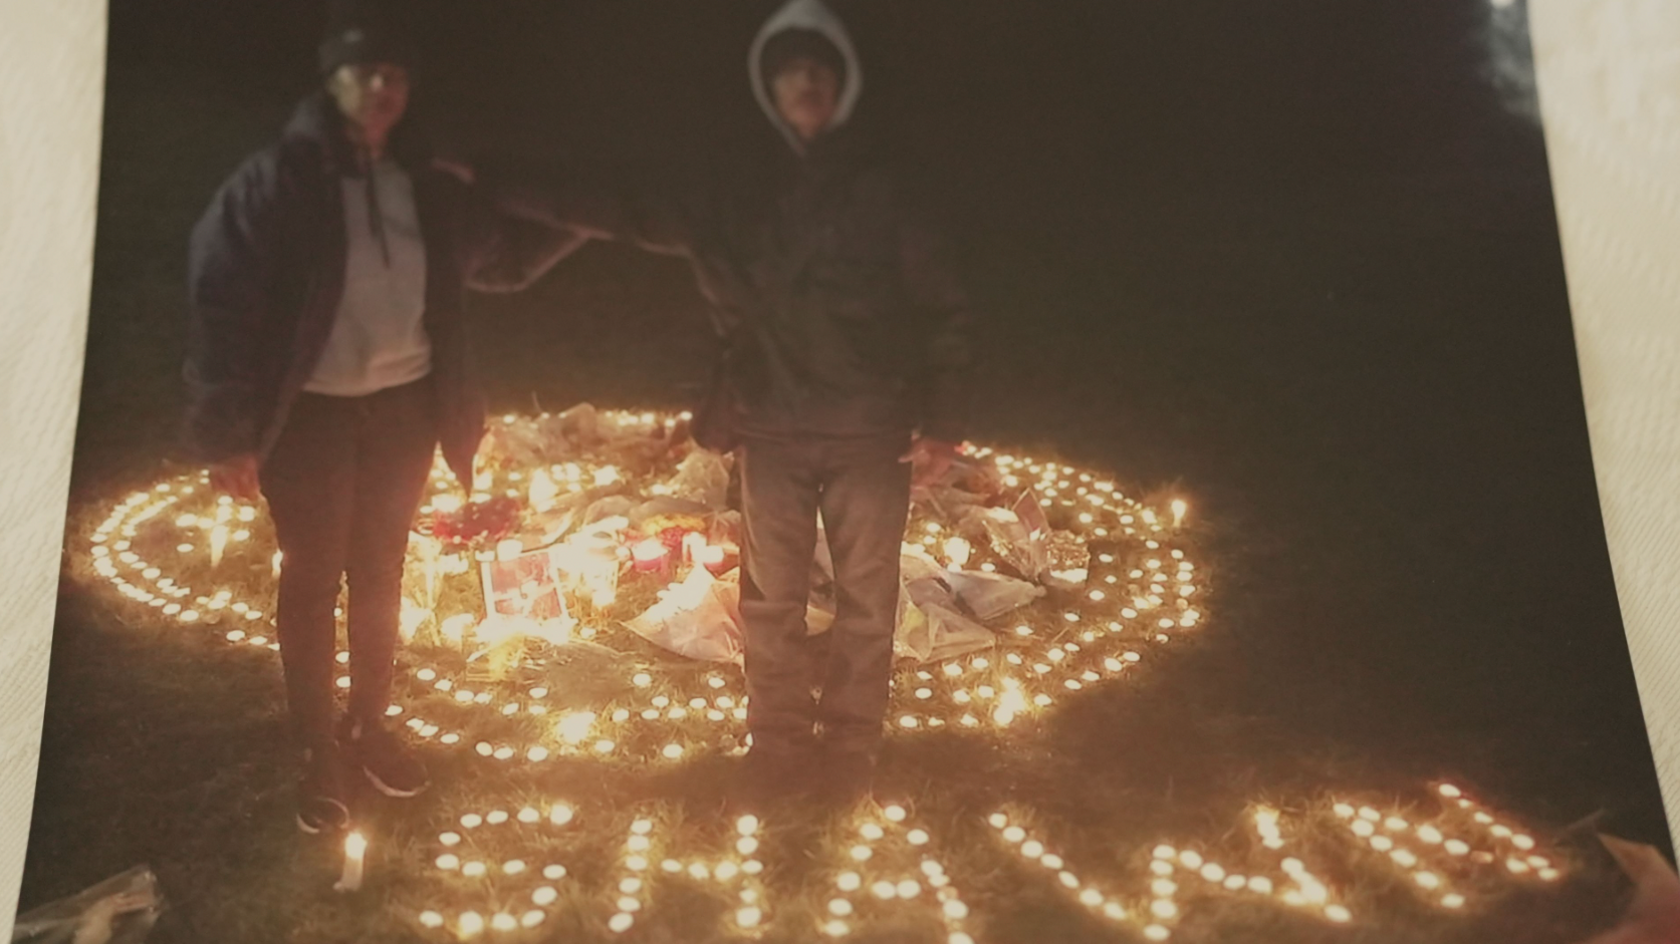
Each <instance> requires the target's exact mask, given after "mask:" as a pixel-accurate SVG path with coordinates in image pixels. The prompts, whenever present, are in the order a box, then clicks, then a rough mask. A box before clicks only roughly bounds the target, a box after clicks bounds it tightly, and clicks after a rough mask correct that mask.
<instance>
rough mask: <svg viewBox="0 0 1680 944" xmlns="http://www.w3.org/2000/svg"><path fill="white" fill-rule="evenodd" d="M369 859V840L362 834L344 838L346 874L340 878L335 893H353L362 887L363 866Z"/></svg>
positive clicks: (334, 887)
mask: <svg viewBox="0 0 1680 944" xmlns="http://www.w3.org/2000/svg"><path fill="white" fill-rule="evenodd" d="M366 858H367V838H366V837H364V836H363V835H362V834H361V833H360V832H352V833H351V834H350V835H348V836H345V837H344V874H343V875H342V876H340V877H339V880H338V884H337V885H334V886H333V889H334V890H335V891H340V892H353V891H356V890H357V889H359V888H361V887H362V865H363V863H364V861H365V860H366Z"/></svg>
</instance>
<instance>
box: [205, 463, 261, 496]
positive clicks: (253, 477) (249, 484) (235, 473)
mask: <svg viewBox="0 0 1680 944" xmlns="http://www.w3.org/2000/svg"><path fill="white" fill-rule="evenodd" d="M210 487H211V488H213V489H215V490H216V491H218V492H220V493H221V494H223V495H230V496H232V497H234V498H236V499H239V500H240V501H248V502H254V501H256V500H257V497H258V496H259V495H260V494H261V493H262V488H261V486H260V485H259V484H258V482H257V457H256V454H255V453H244V454H241V455H237V456H234V457H233V458H231V459H227V460H224V461H222V462H218V463H216V464H215V465H213V466H211V467H210Z"/></svg>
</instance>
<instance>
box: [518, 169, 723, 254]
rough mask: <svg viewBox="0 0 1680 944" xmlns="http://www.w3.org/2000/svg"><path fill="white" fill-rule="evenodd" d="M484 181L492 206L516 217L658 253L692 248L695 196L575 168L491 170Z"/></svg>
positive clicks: (679, 252)
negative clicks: (531, 171) (545, 171)
mask: <svg viewBox="0 0 1680 944" xmlns="http://www.w3.org/2000/svg"><path fill="white" fill-rule="evenodd" d="M485 185H486V187H487V188H488V190H489V193H490V196H491V199H492V200H493V202H494V204H495V206H496V209H497V210H498V211H500V212H501V213H504V214H506V215H508V216H511V217H514V218H516V219H522V220H528V221H531V222H535V223H541V224H544V225H546V226H549V227H552V228H555V229H565V230H569V231H571V232H573V233H576V234H578V235H579V236H580V237H581V238H583V239H600V240H609V241H614V242H625V243H630V244H633V245H635V246H638V247H640V248H642V249H645V250H647V251H648V252H655V253H660V254H663V255H677V256H681V255H688V254H689V253H690V252H692V250H693V246H694V242H695V230H696V226H695V220H696V219H697V217H698V215H699V214H698V213H697V210H698V205H697V202H696V200H694V199H691V198H685V197H682V196H678V195H676V194H675V193H669V192H666V191H665V190H664V189H662V188H660V187H657V186H654V185H650V184H632V183H628V182H626V181H625V180H623V179H622V176H621V175H616V174H611V173H607V172H605V171H603V170H600V169H591V168H585V167H580V166H573V167H568V168H565V169H564V170H561V171H558V172H551V173H546V174H541V175H537V174H530V173H517V172H513V171H510V170H507V169H495V170H492V171H491V172H490V173H488V174H487V175H486V179H485Z"/></svg>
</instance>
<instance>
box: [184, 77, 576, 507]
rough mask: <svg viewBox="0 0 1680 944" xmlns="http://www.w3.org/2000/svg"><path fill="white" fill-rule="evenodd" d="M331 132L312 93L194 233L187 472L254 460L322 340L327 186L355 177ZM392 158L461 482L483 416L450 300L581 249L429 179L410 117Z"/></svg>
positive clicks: (338, 205) (329, 206) (329, 241)
mask: <svg viewBox="0 0 1680 944" xmlns="http://www.w3.org/2000/svg"><path fill="white" fill-rule="evenodd" d="M343 125H344V119H343V117H342V116H341V115H340V114H339V112H338V109H337V107H336V105H335V104H334V103H333V101H332V99H331V98H330V97H329V96H328V95H327V94H326V93H325V92H319V93H316V94H314V95H311V96H310V97H308V98H306V99H304V100H303V101H302V102H301V103H300V104H299V105H298V107H297V110H296V111H295V113H294V114H293V116H292V119H291V121H290V122H289V123H288V124H287V125H286V128H285V131H284V133H283V134H282V136H281V138H280V140H279V141H278V142H277V143H275V144H273V145H271V146H269V147H267V148H264V149H263V150H261V151H258V152H257V153H256V154H254V155H252V156H251V157H249V158H247V159H246V161H245V162H244V163H243V164H242V165H240V167H239V169H238V170H236V171H235V172H234V173H233V175H232V176H231V177H230V178H228V180H227V181H226V182H225V183H224V184H223V185H222V186H221V188H220V189H219V190H218V191H217V192H216V195H215V197H214V198H213V199H212V200H211V201H210V206H209V207H208V209H206V210H205V212H204V215H203V217H201V218H200V219H199V221H198V224H197V226H195V227H194V228H193V232H192V237H191V243H190V263H189V277H188V295H189V308H188V311H189V317H190V330H189V348H188V356H187V361H186V367H185V378H186V381H187V387H188V404H187V415H186V419H185V429H184V435H185V439H186V445H187V448H188V450H189V451H190V452H191V453H192V455H193V456H194V457H195V458H196V459H198V460H199V461H203V462H217V461H221V460H223V459H227V458H230V457H232V456H235V455H239V454H242V453H254V454H256V455H257V456H258V457H259V458H263V457H266V456H267V454H268V451H269V450H270V449H271V448H272V447H273V444H274V441H275V439H276V437H277V436H278V435H279V432H280V428H281V427H282V426H283V425H284V423H285V420H286V416H287V413H288V411H289V409H290V407H291V404H292V402H293V401H294V400H295V398H296V397H297V394H298V393H299V391H300V390H302V388H303V385H304V384H305V383H306V382H307V381H308V379H309V377H310V376H311V375H312V374H313V373H314V370H315V365H316V362H317V361H318V360H319V358H320V356H321V352H322V350H323V349H324V347H325V345H326V342H327V338H328V336H329V335H330V334H331V332H332V327H333V321H334V318H335V316H336V313H337V311H338V303H339V297H340V295H341V294H342V292H343V285H344V269H345V258H346V256H345V253H346V247H345V233H344V212H343V203H342V196H341V188H340V185H339V179H340V178H341V177H343V176H346V175H354V174H356V173H358V170H357V163H356V161H355V160H354V155H353V154H352V152H351V150H350V144H349V139H348V137H347V136H346V134H345V131H344V127H343ZM391 154H392V157H393V158H394V159H395V160H396V161H397V162H398V163H399V164H401V165H402V166H403V168H404V170H405V171H407V173H408V174H409V176H410V177H411V178H412V180H413V182H414V194H415V203H416V205H417V208H418V211H419V215H420V225H421V231H422V234H423V238H424V240H425V244H426V265H427V271H426V310H425V316H424V323H425V326H426V331H427V334H428V335H429V337H430V341H431V345H432V375H431V376H432V379H433V381H434V385H435V388H436V391H437V397H438V418H439V434H440V438H441V441H442V445H443V452H444V457H445V459H446V460H447V461H448V463H449V465H450V468H452V469H453V470H454V471H455V473H456V475H457V477H459V478H460V479H461V480H462V482H463V483H468V484H470V482H471V478H472V464H473V457H474V455H475V454H476V452H477V450H478V445H479V442H480V440H481V439H482V438H483V433H484V406H483V397H482V394H481V393H480V391H479V389H478V385H477V383H476V380H475V378H474V375H473V367H472V364H471V360H470V355H469V350H468V339H467V334H466V323H465V319H464V316H463V312H462V302H463V289H464V288H466V287H472V288H476V289H479V290H481V291H511V290H514V289H517V288H519V287H522V286H523V285H525V284H527V283H528V282H529V281H531V280H532V279H534V278H535V277H536V276H537V275H539V274H540V273H541V272H543V271H545V270H546V269H547V268H548V267H549V266H550V265H552V264H553V263H554V262H555V261H556V260H558V259H559V258H561V257H563V256H564V255H566V254H567V253H569V252H570V251H571V250H572V249H575V248H576V247H577V246H578V245H579V244H581V242H582V241H583V240H582V238H581V237H577V236H573V235H570V234H565V233H558V232H555V231H553V230H551V229H544V228H542V227H538V226H533V225H531V224H528V223H519V222H517V221H513V220H508V219H506V218H504V217H498V216H497V215H496V214H494V213H493V212H492V209H491V207H490V206H489V205H488V204H487V203H484V202H482V201H480V200H479V199H478V197H477V195H476V194H475V193H474V191H473V190H472V189H471V188H469V187H468V186H467V185H466V184H464V183H463V182H461V181H460V180H458V179H457V178H455V177H454V176H452V175H450V174H448V173H446V172H444V171H441V170H438V169H436V168H434V167H433V165H432V163H431V160H430V156H429V154H428V153H427V149H426V147H425V144H424V142H423V141H422V140H421V138H420V136H419V135H418V134H417V133H416V131H415V127H414V122H413V121H412V120H410V119H405V120H404V121H403V122H402V123H401V124H399V126H398V127H397V129H396V130H395V131H394V132H393V136H392V140H391Z"/></svg>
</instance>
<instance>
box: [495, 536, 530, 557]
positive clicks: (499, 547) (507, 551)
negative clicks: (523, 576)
mask: <svg viewBox="0 0 1680 944" xmlns="http://www.w3.org/2000/svg"><path fill="white" fill-rule="evenodd" d="M523 553H525V545H524V544H523V543H522V542H521V541H520V540H519V539H518V538H508V539H507V540H505V541H498V542H497V543H496V559H497V560H505V561H508V560H513V559H514V558H516V557H518V556H519V555H520V554H523Z"/></svg>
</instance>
